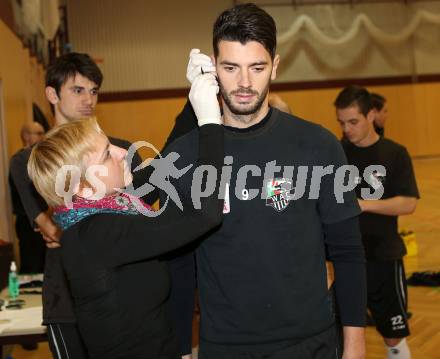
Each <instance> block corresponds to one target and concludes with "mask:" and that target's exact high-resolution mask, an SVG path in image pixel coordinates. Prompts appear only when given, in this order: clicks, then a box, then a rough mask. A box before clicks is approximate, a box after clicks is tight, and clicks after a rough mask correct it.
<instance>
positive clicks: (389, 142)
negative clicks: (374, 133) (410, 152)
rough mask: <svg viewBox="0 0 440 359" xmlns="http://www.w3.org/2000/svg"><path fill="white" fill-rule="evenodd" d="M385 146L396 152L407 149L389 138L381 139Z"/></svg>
mask: <svg viewBox="0 0 440 359" xmlns="http://www.w3.org/2000/svg"><path fill="white" fill-rule="evenodd" d="M381 141H382V144H383V146H386V147H388V148H392V149H395V150H396V151H406V147H405V146H404V145H402V144H400V143H398V142H396V141H394V140H391V139H389V138H387V137H382V138H381Z"/></svg>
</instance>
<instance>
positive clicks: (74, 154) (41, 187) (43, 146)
mask: <svg viewBox="0 0 440 359" xmlns="http://www.w3.org/2000/svg"><path fill="white" fill-rule="evenodd" d="M102 134H104V132H103V131H102V129H101V128H100V127H99V125H98V122H97V121H96V118H94V117H91V118H86V119H81V120H76V121H71V122H68V123H66V124H63V125H60V126H58V127H56V128H54V129H52V130H51V131H49V132H48V133H47V135H46V138H45V139H44V140H43V141H41V142H39V143H38V144H36V145H35V146H34V148H33V149H32V152H31V155H30V158H29V161H28V165H27V169H28V173H29V177H30V178H31V179H32V182H33V183H34V186H35V188H36V189H37V191H38V192H39V193H40V195H41V196H42V197H43V198H44V199H45V201H46V202H47V204H48V205H49V206H52V207H56V206H60V205H62V204H63V203H64V201H63V197H61V196H59V195H58V194H57V193H56V190H55V185H56V178H57V174H58V171H60V170H61V169H62V167H63V166H65V165H71V166H76V167H79V168H80V170H81V181H84V173H85V170H86V168H85V167H86V165H85V163H84V159H85V156H86V155H87V154H88V153H90V152H93V151H94V150H95V148H96V147H95V144H96V136H97V135H102ZM70 178H71V176H69V175H67V176H66V178H65V183H64V189H65V190H67V189H69V188H70Z"/></svg>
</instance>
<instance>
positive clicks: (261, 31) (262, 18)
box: [212, 3, 277, 59]
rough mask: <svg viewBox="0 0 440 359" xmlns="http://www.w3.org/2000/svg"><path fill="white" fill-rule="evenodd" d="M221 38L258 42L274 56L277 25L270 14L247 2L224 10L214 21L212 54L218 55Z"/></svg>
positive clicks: (242, 42) (244, 42)
mask: <svg viewBox="0 0 440 359" xmlns="http://www.w3.org/2000/svg"><path fill="white" fill-rule="evenodd" d="M221 40H226V41H239V42H240V43H241V44H243V45H245V44H246V43H247V42H249V41H256V42H259V43H260V44H261V45H263V46H264V48H265V49H266V50H267V51H268V52H269V54H270V56H271V58H272V59H273V58H274V57H275V51H276V47H277V27H276V25H275V21H274V20H273V18H272V16H270V15H269V14H268V13H267V12H266V11H264V10H263V9H261V8H259V7H258V6H257V5H255V4H252V3H248V4H240V5H237V6H234V7H232V8H230V9H228V10H225V11H224V12H223V13H222V14H220V16H219V17H218V18H217V20H216V21H215V23H214V31H213V36H212V44H213V48H214V56H215V57H217V56H218V44H219V42H220V41H221Z"/></svg>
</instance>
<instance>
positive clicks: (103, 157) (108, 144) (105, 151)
mask: <svg viewBox="0 0 440 359" xmlns="http://www.w3.org/2000/svg"><path fill="white" fill-rule="evenodd" d="M109 148H110V142H108V141H107V146H105V149H104V151H103V152H102V154H101V158H100V162H103V161H104V160H105V157H106V155H107V151H108V149H109Z"/></svg>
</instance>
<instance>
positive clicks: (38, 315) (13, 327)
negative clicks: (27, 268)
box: [0, 288, 47, 358]
mask: <svg viewBox="0 0 440 359" xmlns="http://www.w3.org/2000/svg"><path fill="white" fill-rule="evenodd" d="M35 289H38V288H33V289H32V290H35ZM0 297H1V298H2V299H8V295H7V290H3V291H2V292H1V294H0ZM18 299H23V300H24V301H25V304H24V306H23V308H22V309H5V310H2V311H0V358H2V355H3V345H11V344H30V343H36V342H44V341H47V335H46V327H45V326H43V325H41V322H42V319H43V307H42V303H41V294H20V296H19V297H18Z"/></svg>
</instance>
